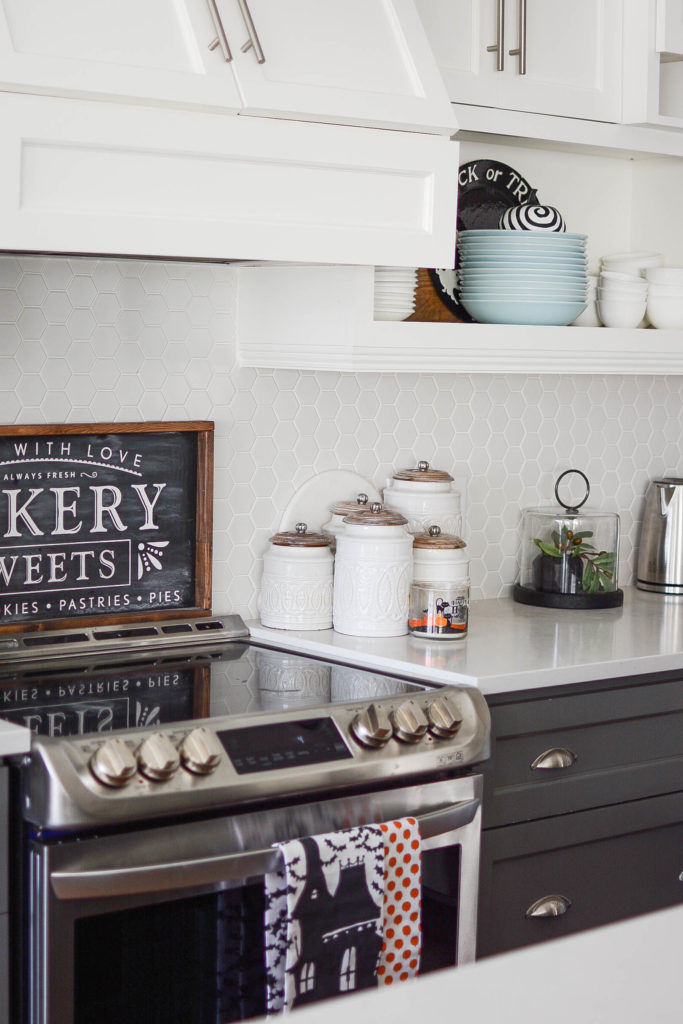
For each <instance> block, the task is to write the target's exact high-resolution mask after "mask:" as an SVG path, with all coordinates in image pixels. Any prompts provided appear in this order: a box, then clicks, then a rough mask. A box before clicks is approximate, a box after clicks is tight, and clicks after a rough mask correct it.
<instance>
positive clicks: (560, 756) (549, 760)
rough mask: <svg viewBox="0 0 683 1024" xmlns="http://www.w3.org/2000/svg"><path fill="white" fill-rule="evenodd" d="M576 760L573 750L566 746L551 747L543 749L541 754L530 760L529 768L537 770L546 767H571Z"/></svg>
mask: <svg viewBox="0 0 683 1024" xmlns="http://www.w3.org/2000/svg"><path fill="white" fill-rule="evenodd" d="M576 761H577V756H576V754H575V753H574V751H573V750H568V749H567V747H551V748H550V750H544V751H543V753H542V754H539V755H538V757H537V758H535V760H533V761H532V762H531V770H532V771H538V770H539V769H546V768H571V766H572V765H573V764H575V763H576Z"/></svg>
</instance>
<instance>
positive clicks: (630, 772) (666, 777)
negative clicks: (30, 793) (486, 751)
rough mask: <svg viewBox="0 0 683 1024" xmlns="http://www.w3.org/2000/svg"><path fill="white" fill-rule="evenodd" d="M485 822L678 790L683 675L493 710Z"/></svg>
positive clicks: (682, 776) (682, 758)
mask: <svg viewBox="0 0 683 1024" xmlns="http://www.w3.org/2000/svg"><path fill="white" fill-rule="evenodd" d="M491 715H492V723H493V736H494V745H493V758H492V762H491V765H490V769H489V774H488V775H487V792H486V794H485V802H484V827H486V828H490V827H494V826H497V825H501V824H506V823H512V822H514V821H525V820H531V819H534V818H541V817H546V816H549V815H554V814H564V813H567V812H569V811H577V810H582V809H587V808H589V807H597V806H601V805H606V804H612V803H617V802H620V801H623V800H637V799H643V798H645V797H648V796H653V795H656V794H659V793H666V792H674V791H676V790H678V789H680V788H681V785H682V784H683V680H675V681H673V682H668V683H658V684H651V685H650V686H637V687H622V688H619V689H615V690H611V691H601V692H599V693H585V694H577V695H576V696H574V697H561V698H553V699H545V700H540V701H528V702H523V703H520V704H517V705H514V706H511V705H505V706H502V707H495V706H494V707H493V708H492V709H491Z"/></svg>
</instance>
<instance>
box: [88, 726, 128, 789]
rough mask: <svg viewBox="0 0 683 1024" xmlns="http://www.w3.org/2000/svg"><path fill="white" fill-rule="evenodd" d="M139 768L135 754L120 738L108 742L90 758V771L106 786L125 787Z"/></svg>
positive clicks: (113, 738)
mask: <svg viewBox="0 0 683 1024" xmlns="http://www.w3.org/2000/svg"><path fill="white" fill-rule="evenodd" d="M137 767H138V763H137V761H136V759H135V754H134V753H133V751H132V750H131V749H130V747H129V746H128V745H127V744H126V743H125V742H124V740H123V739H121V737H120V736H115V737H112V738H111V739H108V740H106V742H104V743H103V744H102V746H101V747H98V748H97V750H96V751H95V753H94V754H93V755H92V757H91V758H90V771H91V772H92V773H93V775H94V776H95V778H96V779H97V781H98V782H102V783H104V785H105V786H117V787H118V786H125V785H126V783H128V782H130V780H131V779H132V778H133V777H134V775H135V773H136V771H137Z"/></svg>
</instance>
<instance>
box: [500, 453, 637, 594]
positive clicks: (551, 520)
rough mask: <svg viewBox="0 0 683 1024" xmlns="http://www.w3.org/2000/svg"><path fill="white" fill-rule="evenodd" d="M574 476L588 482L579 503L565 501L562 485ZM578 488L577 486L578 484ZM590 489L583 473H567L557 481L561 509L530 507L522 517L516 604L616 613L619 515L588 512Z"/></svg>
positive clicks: (594, 511) (573, 471)
mask: <svg viewBox="0 0 683 1024" xmlns="http://www.w3.org/2000/svg"><path fill="white" fill-rule="evenodd" d="M570 474H576V475H577V476H578V477H580V478H581V480H582V481H583V485H582V487H581V494H580V495H576V496H575V497H580V500H575V499H574V500H571V499H569V498H568V500H567V501H566V502H565V501H563V500H562V498H561V497H560V493H559V488H560V483H561V482H562V480H564V478H565V477H567V476H569V475H570ZM574 484H575V485H576V481H574ZM589 494H590V484H589V482H588V478H587V477H586V475H585V474H584V473H582V472H581V470H578V469H568V470H566V471H565V472H564V473H561V474H560V476H559V477H558V478H557V481H556V482H555V497H556V499H557V502H558V505H559V506H560V507H559V508H552V507H542V508H528V509H526V510H525V511H524V514H523V517H522V539H521V550H520V562H519V564H520V570H519V579H518V582H517V583H516V585H515V588H514V591H513V597H514V599H515V601H519V602H521V603H522V604H531V605H540V606H543V607H546V608H615V607H619V606H620V605H621V604H623V601H624V594H623V591H621V590H619V588H618V586H617V576H618V562H619V516H618V515H617V514H616V512H599V511H596V510H593V509H588V508H584V505H585V503H586V501H587V500H588V495H589Z"/></svg>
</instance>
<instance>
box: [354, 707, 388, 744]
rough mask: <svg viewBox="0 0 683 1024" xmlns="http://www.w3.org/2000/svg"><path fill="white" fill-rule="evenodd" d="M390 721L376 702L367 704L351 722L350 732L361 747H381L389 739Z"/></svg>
mask: <svg viewBox="0 0 683 1024" xmlns="http://www.w3.org/2000/svg"><path fill="white" fill-rule="evenodd" d="M392 731H393V730H392V728H391V722H390V721H389V717H388V715H387V714H386V712H385V711H383V710H382V708H381V707H379V706H378V705H377V704H369V705H368V706H367V707H366V708H364V709H363V710H362V711H359V713H358V714H357V715H356V717H355V718H354V720H353V721H352V723H351V733H352V735H353V737H354V739H356V740H357V741H358V742H359V743H360V744H361V746H363V747H383V746H384V744H385V743H387V742H388V741H389V740H390V739H391V734H392Z"/></svg>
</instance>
